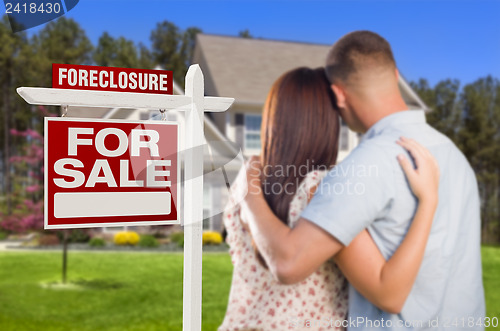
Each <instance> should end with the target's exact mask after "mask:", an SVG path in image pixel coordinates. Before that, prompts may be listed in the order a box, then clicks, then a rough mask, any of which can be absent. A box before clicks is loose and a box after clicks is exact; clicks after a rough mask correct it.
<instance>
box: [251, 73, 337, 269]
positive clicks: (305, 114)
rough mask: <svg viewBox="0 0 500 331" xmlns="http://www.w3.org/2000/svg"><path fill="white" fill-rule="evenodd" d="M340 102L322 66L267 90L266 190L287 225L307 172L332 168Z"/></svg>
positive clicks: (263, 134)
mask: <svg viewBox="0 0 500 331" xmlns="http://www.w3.org/2000/svg"><path fill="white" fill-rule="evenodd" d="M336 104H337V103H336V100H335V96H334V94H333V92H332V90H331V88H330V84H329V82H328V79H327V77H326V74H325V70H324V68H317V69H310V68H305V67H302V68H297V69H294V70H291V71H289V72H287V73H285V74H283V75H282V76H281V77H280V78H278V80H277V81H276V82H275V83H274V84H273V86H272V87H271V90H270V91H269V94H268V96H267V100H266V103H265V105H264V112H263V116H262V127H261V143H262V154H261V164H262V167H263V172H262V189H263V192H264V196H265V198H266V200H267V203H268V204H269V206H270V207H271V209H272V211H273V212H274V214H275V215H276V216H277V217H278V218H279V219H280V220H282V222H284V223H285V224H288V209H289V205H290V202H291V201H292V199H293V197H294V195H295V193H296V191H297V189H298V187H299V185H300V183H301V182H302V180H303V179H304V177H305V176H306V175H307V173H308V172H310V171H313V170H317V169H329V168H330V167H331V166H332V165H334V164H335V162H336V160H337V153H338V141H339V127H340V120H339V114H338V112H337V109H336ZM254 247H255V246H254ZM256 252H257V257H258V259H259V261H260V262H261V264H262V265H263V266H266V264H265V261H264V260H263V258H262V256H261V255H260V253H259V252H258V251H257V250H256Z"/></svg>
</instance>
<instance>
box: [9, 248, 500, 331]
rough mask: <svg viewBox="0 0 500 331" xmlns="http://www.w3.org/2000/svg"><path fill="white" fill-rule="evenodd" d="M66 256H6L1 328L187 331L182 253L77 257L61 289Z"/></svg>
mask: <svg viewBox="0 0 500 331" xmlns="http://www.w3.org/2000/svg"><path fill="white" fill-rule="evenodd" d="M60 260H61V254H60V253H57V252H2V253H0V329H1V330H2V331H11V330H15V331H24V330H37V331H39V330H42V331H44V330H49V331H53V330H54V331H55V330H61V331H62V330H64V331H66V330H72V331H80V330H82V331H83V330H92V331H93V330H110V331H114V330H134V331H135V330H137V331H141V330H148V331H149V330H162V331H163V330H182V260H183V256H182V254H179V253H133V252H130V253H128V252H119V253H108V252H106V253H95V252H70V254H69V269H68V272H69V273H68V278H69V280H70V281H71V282H72V286H70V287H61V286H58V281H59V280H60V265H61V263H60V262H61V261H60ZM203 263H204V264H203V317H202V318H203V322H202V324H203V325H202V328H203V330H207V331H208V330H216V329H217V326H218V325H220V323H221V322H222V318H223V316H224V313H225V309H226V304H227V298H228V294H229V286H230V283H231V272H232V266H231V261H230V258H229V255H228V254H227V253H209V254H204V257H203ZM483 275H484V285H485V289H486V291H485V292H486V303H487V316H490V317H494V316H496V317H500V248H495V247H484V248H483Z"/></svg>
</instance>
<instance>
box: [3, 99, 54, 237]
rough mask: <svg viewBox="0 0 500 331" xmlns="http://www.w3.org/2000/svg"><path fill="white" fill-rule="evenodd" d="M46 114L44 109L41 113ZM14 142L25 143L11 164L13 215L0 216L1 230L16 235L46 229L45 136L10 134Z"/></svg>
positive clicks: (20, 133)
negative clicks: (44, 208)
mask: <svg viewBox="0 0 500 331" xmlns="http://www.w3.org/2000/svg"><path fill="white" fill-rule="evenodd" d="M39 111H40V112H42V114H43V112H44V111H45V110H44V108H40V109H39ZM10 134H11V136H13V137H14V139H22V140H23V145H22V149H21V150H19V151H17V153H18V155H14V156H12V157H11V158H10V159H9V161H10V163H11V166H12V167H13V168H14V169H15V174H14V176H13V177H12V183H13V187H14V190H13V193H12V196H11V198H12V202H13V205H14V208H13V211H12V213H11V214H10V215H5V214H2V213H0V228H2V229H4V230H6V231H8V232H14V233H23V232H27V231H30V230H41V229H43V171H44V169H43V136H42V135H41V134H40V133H38V132H37V131H35V130H32V129H27V130H25V131H19V130H16V129H11V130H10Z"/></svg>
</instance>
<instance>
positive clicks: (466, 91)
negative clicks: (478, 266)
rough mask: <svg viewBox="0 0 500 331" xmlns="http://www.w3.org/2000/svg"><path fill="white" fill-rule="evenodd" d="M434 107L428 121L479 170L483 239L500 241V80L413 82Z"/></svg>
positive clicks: (414, 86) (477, 172)
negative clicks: (432, 83)
mask: <svg viewBox="0 0 500 331" xmlns="http://www.w3.org/2000/svg"><path fill="white" fill-rule="evenodd" d="M411 86H412V87H413V89H414V90H415V91H416V92H417V93H418V94H419V96H420V97H421V98H422V100H423V101H424V102H425V103H426V104H427V105H428V106H429V107H430V108H431V109H432V111H431V112H430V113H429V114H428V115H427V121H428V123H429V124H430V125H432V126H434V127H435V128H436V129H437V130H439V131H441V132H443V133H444V134H445V135H447V136H448V137H449V138H450V139H452V140H453V142H454V143H455V144H456V145H457V146H458V147H459V148H460V150H461V151H462V152H463V153H464V155H465V157H466V158H467V159H468V161H469V162H470V164H471V166H472V168H473V169H474V172H475V173H476V177H477V181H478V186H479V194H480V197H481V219H482V238H483V242H500V202H499V200H500V83H499V81H498V80H497V79H494V78H492V77H486V78H481V79H479V80H477V81H476V82H474V83H472V84H468V85H466V86H464V87H463V89H462V90H460V83H459V82H458V81H457V80H450V79H447V80H443V81H441V82H439V83H438V84H436V86H434V87H431V86H429V84H428V82H427V81H426V80H424V79H421V80H419V81H418V82H417V83H411Z"/></svg>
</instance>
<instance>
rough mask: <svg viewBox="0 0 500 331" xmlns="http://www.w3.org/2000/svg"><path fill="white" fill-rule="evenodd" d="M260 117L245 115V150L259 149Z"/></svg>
mask: <svg viewBox="0 0 500 331" xmlns="http://www.w3.org/2000/svg"><path fill="white" fill-rule="evenodd" d="M261 123H262V115H248V114H245V149H260V125H261Z"/></svg>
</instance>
